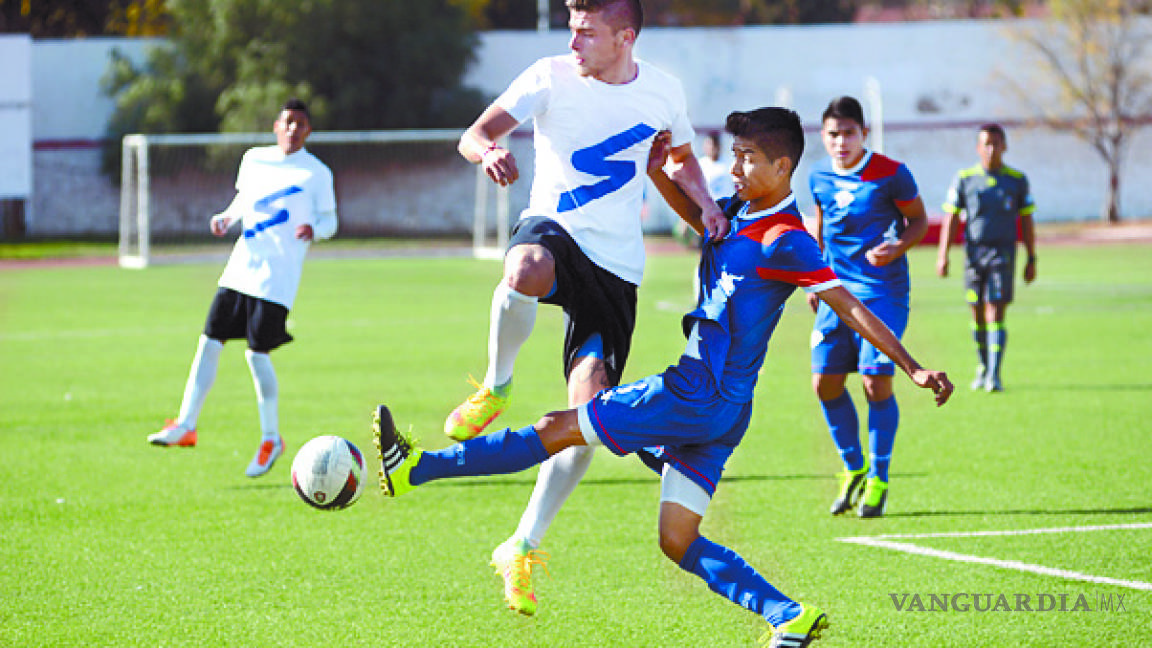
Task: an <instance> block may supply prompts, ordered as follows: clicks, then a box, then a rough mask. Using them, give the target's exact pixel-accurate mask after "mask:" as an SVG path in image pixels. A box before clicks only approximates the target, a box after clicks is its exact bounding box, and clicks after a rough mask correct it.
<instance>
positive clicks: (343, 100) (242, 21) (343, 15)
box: [104, 0, 483, 141]
mask: <svg viewBox="0 0 1152 648" xmlns="http://www.w3.org/2000/svg"><path fill="white" fill-rule="evenodd" d="M167 10H168V16H169V25H170V31H169V43H168V44H167V46H164V47H158V48H156V49H154V50H152V51H151V53H150V54H149V57H148V59H147V62H146V63H145V64H144V65H142V66H139V67H137V66H135V65H133V64H132V63H131V62H130V61H129V60H128V59H126V58H124V57H123V56H114V57H113V60H112V62H111V63H110V65H109V68H108V70H107V71H106V74H105V77H104V89H105V92H107V93H108V94H109V95H110V96H112V97H114V98H115V100H116V106H117V107H116V112H115V115H114V117H113V119H112V123H111V126H110V133H109V134H110V136H111V137H112V138H113V139H115V140H116V141H118V140H119V136H120V135H122V134H124V133H126V132H129V131H136V132H197V131H216V130H223V131H232V132H236V131H264V130H266V129H267V127H268V124H269V123H270V111H271V110H273V109H274V107H275V106H276V105H278V104H279V103H280V102H282V101H283V100H284V99H285V98H286V97H287V96H288V95H296V96H299V97H300V98H301V99H304V100H305V101H308V102H309V103H310V104H311V108H312V111H313V119H314V121H315V122H316V124H317V126H319V127H322V128H328V129H341V130H348V129H382V128H426V127H444V126H463V125H466V124H467V123H468V121H469V120H470V119H472V118H474V117H475V116H476V114H478V113H479V111H480V110H481V109H482V108H483V101H482V97H480V96H479V94H478V93H477V92H475V91H471V90H468V89H466V88H463V87H461V79H462V77H463V74H464V72H465V68H466V66H467V65H468V63H469V62H470V61H471V60H472V57H473V54H472V52H473V48H474V47H475V45H476V42H477V40H476V36H475V33H474V30H473V23H472V22H471V20H470V19H469V15H468V11H467V10H466V8H465V7H464V6H463V5H462V2H460V1H456V0H421V1H420V2H396V1H383V2H382V1H380V0H307V1H304V0H300V1H294V2H284V1H283V0H168V2H167Z"/></svg>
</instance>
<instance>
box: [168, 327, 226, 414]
mask: <svg viewBox="0 0 1152 648" xmlns="http://www.w3.org/2000/svg"><path fill="white" fill-rule="evenodd" d="M223 348H224V343H223V342H221V341H220V340H213V339H212V338H210V337H208V336H207V335H204V334H201V335H200V341H199V343H198V344H197V345H196V356H195V357H194V358H192V369H191V370H190V371H189V372H188V382H187V383H185V384H184V399H183V400H181V401H180V414H179V415H178V416H177V417H176V424H177V425H180V426H182V427H183V428H184V429H186V430H194V429H196V420H197V419H199V418H200V410H201V409H203V408H204V400H205V399H207V398H208V392H209V391H211V390H212V383H213V382H215V380H216V369H217V367H219V366H220V351H221V350H222V349H223Z"/></svg>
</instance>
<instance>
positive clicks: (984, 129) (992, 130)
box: [980, 122, 1008, 144]
mask: <svg viewBox="0 0 1152 648" xmlns="http://www.w3.org/2000/svg"><path fill="white" fill-rule="evenodd" d="M980 132H981V133H988V134H989V135H999V136H1000V141H1002V142H1004V143H1005V144H1007V143H1008V134H1007V133H1005V132H1004V127H1003V126H1001V125H1000V124H997V123H995V122H988V123H987V124H981V125H980Z"/></svg>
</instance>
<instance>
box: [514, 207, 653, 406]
mask: <svg viewBox="0 0 1152 648" xmlns="http://www.w3.org/2000/svg"><path fill="white" fill-rule="evenodd" d="M526 243H529V244H536V245H542V246H544V247H545V248H546V249H547V250H548V251H549V252H550V253H552V258H553V259H554V260H555V262H556V292H555V293H553V294H552V295H549V296H548V297H544V298H541V300H540V301H542V302H544V303H545V304H555V305H557V306H560V307H561V308H563V309H564V319H565V322H566V330H565V333H564V357H563V361H564V380H565V381H567V380H568V375H569V373H570V372H571V370H572V365H573V363H574V362H575V361H576V354H577V352H579V350H580V347H581V346H583V344H584V343H585V342H587V341H588V339H589V338H590V337H592V335H593V334H595V333H599V334H600V339H601V341H602V342H603V344H604V356H603V357H604V366H605V369H606V370H607V372H608V381H609V383H610V384H611V385H613V386H615V385H619V384H620V376H621V375H622V374H623V373H624V365H625V364H626V363H627V361H628V352H629V350H630V349H631V347H632V330H633V329H634V328H635V327H636V285H635V284H632V283H629V282H627V281H625V280H623V279H621V278H620V277H617V276H616V275H614V274H612V273H611V272H608V271H607V270H605V269H604V268H601V267H600V266H598V265H596V264H595V263H593V262H592V260H591V259H589V258H588V256H587V255H586V254H584V251H583V250H581V249H580V246H579V245H577V244H576V241H574V240H573V239H572V237H571V236H570V235H569V234H568V232H566V231H565V230H564V228H563V227H561V226H560V224H559V223H557V222H556V221H554V220H552V219H550V218H545V217H543V216H532V217H529V218H525V219H522V220H520V221H519V222H518V223H516V227H515V228H513V230H512V236H511V238H510V239H509V241H508V249H512V248H513V247H515V246H517V245H524V244H526Z"/></svg>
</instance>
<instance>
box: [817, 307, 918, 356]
mask: <svg viewBox="0 0 1152 648" xmlns="http://www.w3.org/2000/svg"><path fill="white" fill-rule="evenodd" d="M860 301H862V302H864V305H865V306H867V307H868V309H869V310H871V311H872V312H873V313H875V314H876V316H877V317H879V318H880V321H882V322H884V323H885V324H887V325H888V328H890V329H892V332H893V333H895V334H896V337H897V338H901V337H903V336H904V329H906V328H908V301H907V299H893V298H892V297H873V298H870V299H862V300H860ZM857 371H859V372H860V374H861V375H865V376H891V375H893V374H895V373H896V366H895V365H894V364H893V363H892V359H891V358H889V357H888V356H887V355H885V354H884V353H883V352H881V351H880V349H877V348H876V347H874V346H872V343H871V342H869V341H868V340H865V339H864V337H863V336H861V335H860V334H859V333H857V332H856V331H854V330H853V329H852V327H850V326H848V325H847V324H845V323H844V322H843V321H842V320H841V319H840V316H839V315H837V314H836V311H834V310H832V308H831V307H830V306H828V304H825V303H824V302H823V301H821V302H820V306H819V308H817V309H816V324H815V325H814V326H813V327H812V373H814V374H830V375H839V374H850V373H855V372H857Z"/></svg>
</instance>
